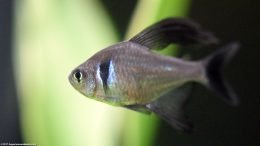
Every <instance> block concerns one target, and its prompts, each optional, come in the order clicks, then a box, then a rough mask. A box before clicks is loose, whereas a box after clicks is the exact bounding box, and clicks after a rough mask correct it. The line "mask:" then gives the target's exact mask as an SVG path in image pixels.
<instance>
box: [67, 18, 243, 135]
mask: <svg viewBox="0 0 260 146" xmlns="http://www.w3.org/2000/svg"><path fill="white" fill-rule="evenodd" d="M216 43H218V39H217V38H216V37H215V36H214V35H213V34H212V33H211V32H209V31H206V30H204V29H202V28H201V26H200V25H199V24H197V23H195V22H193V21H192V20H190V19H187V18H167V19H163V20H161V21H159V22H157V23H155V24H153V25H151V26H149V27H147V28H146V29H144V30H143V31H141V32H140V33H138V34H137V35H135V36H133V37H132V38H131V39H129V40H126V41H122V42H119V43H117V44H114V45H111V46H109V47H107V48H105V49H102V50H101V51H99V52H97V53H96V54H94V55H93V56H92V57H90V58H89V59H87V60H86V61H85V62H83V63H82V64H80V65H79V66H78V67H76V68H75V69H74V70H73V71H72V72H71V73H70V75H69V77H68V78H69V82H70V84H71V85H72V86H73V87H74V88H75V89H76V90H77V91H79V92H80V93H81V94H83V95H84V96H86V97H88V98H90V99H94V100H97V101H100V102H104V103H106V104H110V105H113V106H118V107H123V108H126V109H130V110H133V111H137V112H140V113H144V114H151V113H153V114H155V115H157V116H158V117H160V118H161V119H163V120H164V121H166V122H167V123H169V124H170V125H171V126H172V127H174V128H175V129H177V130H180V131H184V132H191V131H192V129H193V126H192V124H191V122H190V121H188V120H187V117H186V116H185V114H184V107H185V105H186V104H185V103H186V102H187V100H188V99H189V96H190V92H191V91H190V90H191V88H192V86H193V84H194V83H198V84H202V85H204V86H206V87H207V88H208V89H209V90H211V91H213V92H214V93H216V94H217V95H218V96H219V97H221V98H222V99H223V100H224V101H225V102H226V103H228V104H229V105H232V106H237V105H239V99H238V96H237V95H236V94H235V92H234V91H233V89H232V88H231V87H230V86H229V84H228V83H227V82H226V81H225V80H224V78H223V72H222V69H223V67H224V66H225V64H227V63H228V62H229V61H230V60H231V58H232V57H233V56H234V54H235V53H236V52H237V50H238V48H239V43H238V42H231V43H229V44H227V45H225V46H223V47H221V48H219V49H217V50H216V51H215V52H213V53H212V54H210V55H208V56H206V57H204V58H202V59H199V60H187V59H183V58H177V57H172V56H166V55H162V54H159V53H158V52H156V51H157V50H162V49H164V48H166V47H167V46H169V45H170V44H177V45H179V46H185V47H186V48H187V47H195V46H200V47H201V46H207V45H211V44H216Z"/></svg>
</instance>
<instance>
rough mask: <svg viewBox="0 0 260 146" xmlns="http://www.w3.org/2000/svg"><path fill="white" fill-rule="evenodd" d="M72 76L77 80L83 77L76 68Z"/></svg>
mask: <svg viewBox="0 0 260 146" xmlns="http://www.w3.org/2000/svg"><path fill="white" fill-rule="evenodd" d="M73 76H74V78H75V79H76V80H77V81H78V82H80V81H81V80H82V78H83V74H82V72H81V71H79V70H76V71H75V73H74V75H73Z"/></svg>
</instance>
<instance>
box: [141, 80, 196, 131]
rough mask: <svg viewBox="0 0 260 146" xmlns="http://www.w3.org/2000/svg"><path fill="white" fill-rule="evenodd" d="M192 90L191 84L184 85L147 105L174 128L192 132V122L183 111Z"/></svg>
mask: <svg viewBox="0 0 260 146" xmlns="http://www.w3.org/2000/svg"><path fill="white" fill-rule="evenodd" d="M190 90H191V84H187V85H184V86H182V87H179V88H178V89H175V90H173V91H171V92H169V93H167V94H165V95H164V96H162V97H160V98H159V99H157V100H155V101H153V102H152V103H150V104H148V105H146V107H147V108H148V109H149V110H150V111H152V112H153V113H155V114H157V115H158V116H159V117H161V118H162V119H163V120H165V121H166V122H167V123H169V124H170V125H171V126H173V127H174V128H176V129H178V130H181V131H184V132H187V133H190V132H192V124H191V123H190V122H189V121H188V120H187V119H186V117H185V116H184V113H183V107H184V105H185V103H186V102H187V99H188V95H189V91H190Z"/></svg>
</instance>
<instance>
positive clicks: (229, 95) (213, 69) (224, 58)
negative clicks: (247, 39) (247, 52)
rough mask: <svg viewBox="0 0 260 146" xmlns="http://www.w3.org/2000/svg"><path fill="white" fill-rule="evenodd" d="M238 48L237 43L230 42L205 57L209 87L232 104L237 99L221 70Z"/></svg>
mask: <svg viewBox="0 0 260 146" xmlns="http://www.w3.org/2000/svg"><path fill="white" fill-rule="evenodd" d="M238 48H239V44H238V43H236V42H234V43H230V44H228V45H226V46H224V47H223V48H221V49H220V50H218V51H217V52H215V53H213V54H212V55H211V56H209V57H207V58H206V59H205V66H206V76H207V79H208V86H209V88H210V89H211V90H213V91H214V92H216V94H218V95H220V96H221V97H223V99H224V100H225V101H226V102H227V103H228V104H230V105H233V106H237V105H239V99H238V97H237V95H236V94H235V93H234V91H233V90H232V88H231V87H230V86H229V85H228V83H227V82H225V80H224V79H223V76H222V72H221V71H222V68H223V67H224V65H225V64H226V63H228V62H229V60H230V59H231V58H232V57H233V55H234V54H235V53H236V51H237V50H238Z"/></svg>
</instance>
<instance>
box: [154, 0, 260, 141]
mask: <svg viewBox="0 0 260 146" xmlns="http://www.w3.org/2000/svg"><path fill="white" fill-rule="evenodd" d="M192 2H193V3H192V7H191V9H190V13H189V14H190V18H192V19H193V20H195V21H197V22H199V23H200V24H201V25H202V26H203V27H205V28H206V29H208V30H210V31H212V32H214V33H215V34H216V36H217V37H219V38H220V40H221V44H222V45H225V44H226V43H228V42H231V41H239V42H240V44H241V48H240V50H239V52H238V53H237V55H236V56H235V57H234V58H233V60H232V61H231V63H230V64H228V65H227V67H226V68H225V77H226V79H228V81H229V82H230V84H231V85H232V87H233V88H234V90H235V91H236V92H237V94H238V95H239V97H240V100H241V104H240V106H239V107H231V106H229V105H227V104H225V102H223V101H222V100H221V99H220V98H217V97H216V96H215V95H214V94H213V93H212V92H210V91H209V90H207V89H206V88H204V87H202V86H196V87H195V88H194V90H193V92H192V95H191V96H192V97H191V100H190V102H189V104H188V105H187V107H186V110H187V111H186V113H187V115H188V116H189V117H190V120H191V121H193V124H194V126H195V129H194V130H195V131H194V133H193V134H191V135H187V134H182V133H179V132H177V131H176V130H175V129H172V128H171V127H170V126H169V125H167V124H166V123H164V122H161V123H162V124H161V126H160V131H159V132H158V136H157V138H158V139H157V143H156V144H155V145H163V146H173V145H174V146H184V145H187V146H194V145H199V146H213V145H221V146H238V145H241V146H242V145H250V146H256V145H260V139H259V137H260V124H259V123H260V92H259V91H258V90H259V75H260V72H259V66H260V59H259V54H260V43H259V40H260V29H259V26H260V20H259V18H260V11H259V6H260V2H259V1H257V0H249V1H243V0H238V1H216V0H214V1H207V0H196V1H192Z"/></svg>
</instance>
